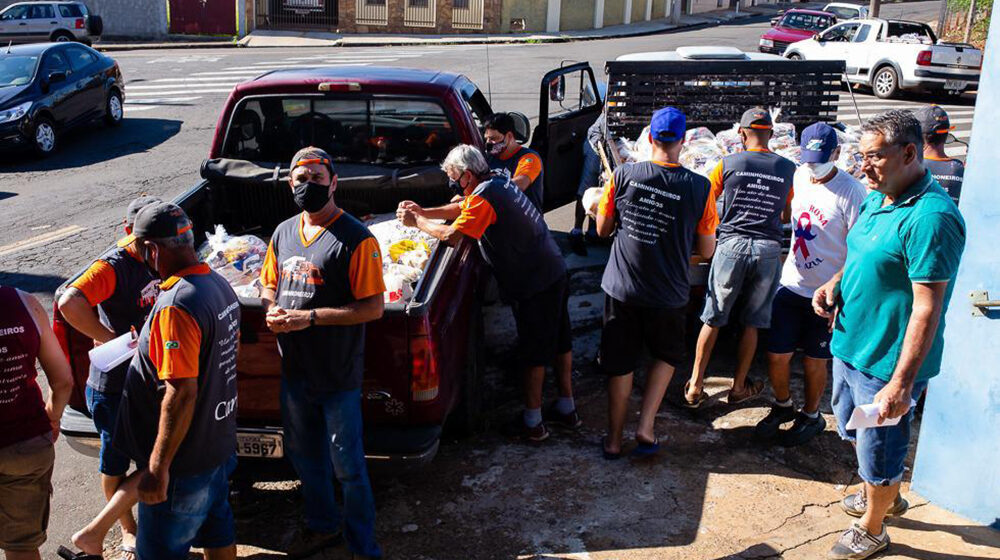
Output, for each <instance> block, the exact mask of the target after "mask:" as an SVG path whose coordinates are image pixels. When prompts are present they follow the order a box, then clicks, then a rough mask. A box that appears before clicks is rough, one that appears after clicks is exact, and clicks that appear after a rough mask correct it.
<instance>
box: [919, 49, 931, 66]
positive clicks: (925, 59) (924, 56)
mask: <svg viewBox="0 0 1000 560" xmlns="http://www.w3.org/2000/svg"><path fill="white" fill-rule="evenodd" d="M933 55H934V53H932V52H931V51H920V52H919V53H918V54H917V66H930V65H931V56H933Z"/></svg>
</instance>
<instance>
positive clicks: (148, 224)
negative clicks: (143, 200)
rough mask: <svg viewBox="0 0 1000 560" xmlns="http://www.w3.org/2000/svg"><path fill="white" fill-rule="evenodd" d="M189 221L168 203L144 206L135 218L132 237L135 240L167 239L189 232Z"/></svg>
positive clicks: (181, 212)
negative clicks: (135, 238)
mask: <svg viewBox="0 0 1000 560" xmlns="http://www.w3.org/2000/svg"><path fill="white" fill-rule="evenodd" d="M191 228H192V225H191V219H190V218H188V216H187V214H185V213H184V210H183V209H181V207H180V206H177V205H176V204H171V203H170V202H158V203H155V204H150V205H149V206H146V207H145V208H143V209H142V210H140V211H139V213H138V214H137V215H136V217H135V225H134V226H132V235H134V236H136V237H137V238H151V239H167V238H171V237H177V236H178V235H181V234H183V233H187V232H189V231H191Z"/></svg>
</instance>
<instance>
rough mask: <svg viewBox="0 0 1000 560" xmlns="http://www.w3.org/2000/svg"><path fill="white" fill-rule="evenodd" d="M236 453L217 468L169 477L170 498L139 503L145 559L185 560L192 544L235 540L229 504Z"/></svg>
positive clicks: (138, 541)
mask: <svg viewBox="0 0 1000 560" xmlns="http://www.w3.org/2000/svg"><path fill="white" fill-rule="evenodd" d="M235 468H236V456H235V455H234V456H233V457H231V458H230V459H229V460H228V461H226V462H225V463H223V464H221V465H219V466H218V467H216V468H214V469H210V470H208V471H205V472H203V473H198V474H194V475H190V476H178V477H175V478H172V479H171V480H170V485H169V486H168V487H167V501H165V502H163V503H159V504H156V505H152V506H150V505H146V504H143V503H140V504H139V519H138V522H139V535H138V538H137V539H136V547H137V549H138V556H139V558H142V560H186V559H187V557H188V552H189V551H190V550H191V548H192V547H196V548H224V547H227V546H229V545H231V544H234V543H235V542H236V527H235V524H234V520H233V510H232V509H231V508H230V507H229V476H230V475H231V474H232V472H233V470H234V469H235Z"/></svg>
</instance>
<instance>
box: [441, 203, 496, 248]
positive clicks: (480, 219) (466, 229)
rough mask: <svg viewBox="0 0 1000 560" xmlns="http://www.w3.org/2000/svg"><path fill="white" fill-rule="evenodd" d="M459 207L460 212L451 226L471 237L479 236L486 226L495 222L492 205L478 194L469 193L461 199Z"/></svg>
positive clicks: (484, 231)
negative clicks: (460, 208)
mask: <svg viewBox="0 0 1000 560" xmlns="http://www.w3.org/2000/svg"><path fill="white" fill-rule="evenodd" d="M461 207H462V213H461V214H459V215H458V219H456V220H455V222H454V223H452V224H451V227H453V228H455V229H456V230H458V231H460V232H462V233H463V234H464V235H468V236H469V237H471V238H473V239H479V238H481V237H482V236H483V234H484V233H486V228H488V227H490V226H491V225H493V224H495V223H496V222H497V213H496V210H494V209H493V205H492V204H490V203H489V201H488V200H486V199H485V198H483V197H481V196H479V195H475V194H470V195H469V196H467V197H466V198H465V200H463V201H462V204H461Z"/></svg>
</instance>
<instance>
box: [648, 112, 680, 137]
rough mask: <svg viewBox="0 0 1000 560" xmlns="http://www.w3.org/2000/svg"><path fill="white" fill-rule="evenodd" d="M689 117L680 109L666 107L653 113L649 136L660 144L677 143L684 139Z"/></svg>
mask: <svg viewBox="0 0 1000 560" xmlns="http://www.w3.org/2000/svg"><path fill="white" fill-rule="evenodd" d="M685 131H687V117H685V116H684V113H682V112H681V111H680V110H679V109H675V108H673V107H664V108H663V109H660V110H659V111H657V112H655V113H653V118H652V119H651V120H650V121H649V134H650V136H652V137H653V140H657V141H659V142H676V141H677V140H683V139H684V132H685Z"/></svg>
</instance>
